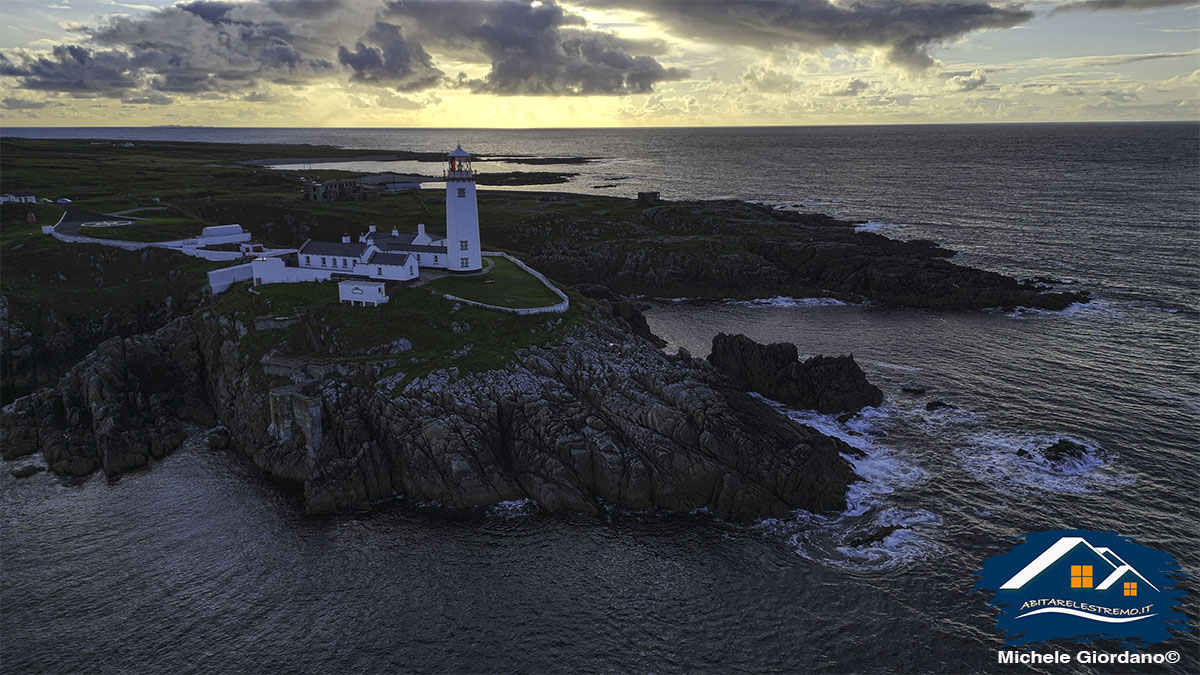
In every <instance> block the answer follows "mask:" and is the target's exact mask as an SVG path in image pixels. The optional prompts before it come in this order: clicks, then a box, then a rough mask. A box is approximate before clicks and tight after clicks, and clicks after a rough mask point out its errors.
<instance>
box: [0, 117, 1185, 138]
mask: <svg viewBox="0 0 1200 675" xmlns="http://www.w3.org/2000/svg"><path fill="white" fill-rule="evenodd" d="M1138 124H1153V125H1179V124H1197V125H1200V119H1194V120H1186V119H1180V120H1058V121H1038V120H1026V121H1001V122H886V123H884V122H860V123H854V124H731V125H645V126H572V127H426V126H393V127H389V126H357V127H354V126H346V127H339V126H329V127H322V126H232V125H231V126H224V125H205V124H147V125H53V126H44V125H43V126H34V125H28V126H26V125H4V126H0V136H5V135H7V133H8V132H9V131H10V130H29V129H34V130H41V129H214V130H220V129H230V130H234V129H236V130H246V129H297V130H299V129H305V130H308V129H314V130H316V129H319V130H328V131H334V130H342V129H344V130H352V131H371V130H380V131H388V130H403V131H605V130H621V131H636V130H639V129H648V130H655V129H828V128H846V129H853V128H864V127H982V126H988V127H998V126H1087V125H1097V126H1098V125H1106V126H1107V125H1138Z"/></svg>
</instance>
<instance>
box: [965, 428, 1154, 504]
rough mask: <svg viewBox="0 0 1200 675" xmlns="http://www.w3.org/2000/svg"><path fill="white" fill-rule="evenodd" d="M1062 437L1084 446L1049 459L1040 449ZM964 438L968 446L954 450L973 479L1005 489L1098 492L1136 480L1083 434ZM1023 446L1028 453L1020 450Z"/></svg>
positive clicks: (1013, 492)
mask: <svg viewBox="0 0 1200 675" xmlns="http://www.w3.org/2000/svg"><path fill="white" fill-rule="evenodd" d="M1062 438H1066V439H1067V440H1069V441H1071V442H1073V443H1078V444H1080V445H1082V446H1083V447H1084V448H1085V451H1084V452H1083V454H1082V456H1080V457H1078V458H1067V459H1064V460H1062V461H1051V460H1049V459H1047V458H1045V457H1044V456H1042V455H1041V453H1040V452H1037V449H1039V448H1044V447H1046V446H1048V445H1052V444H1054V443H1055V442H1056V441H1058V440H1059V439H1062ZM966 441H967V445H966V446H965V447H960V448H958V449H956V450H955V454H956V455H957V457H958V458H959V461H960V462H961V464H962V466H963V468H965V469H966V470H967V471H968V472H969V473H970V474H971V475H972V476H973V477H974V478H975V480H977V481H979V482H980V483H983V484H985V485H988V486H989V487H991V488H993V489H995V490H998V491H999V492H1002V493H1005V494H1010V495H1025V494H1029V493H1030V492H1051V493H1056V494H1094V493H1097V492H1101V491H1104V490H1107V489H1111V488H1114V487H1119V486H1122V485H1129V484H1130V483H1132V482H1134V480H1135V478H1134V477H1133V476H1131V475H1127V474H1121V473H1118V472H1117V470H1116V468H1115V465H1114V462H1115V459H1116V458H1115V456H1114V455H1112V453H1108V452H1105V451H1104V450H1102V449H1101V448H1100V447H1099V446H1097V445H1096V444H1094V443H1092V442H1090V441H1086V440H1082V439H1076V438H1069V437H1064V436H1061V435H1047V434H1037V433H1030V432H1000V431H980V432H976V433H973V434H969V435H968V436H967V438H966ZM1022 450H1024V451H1025V452H1026V453H1027V454H1024V455H1020V454H1018V453H1019V452H1020V451H1022Z"/></svg>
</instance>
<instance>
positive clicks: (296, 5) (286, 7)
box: [266, 0, 345, 19]
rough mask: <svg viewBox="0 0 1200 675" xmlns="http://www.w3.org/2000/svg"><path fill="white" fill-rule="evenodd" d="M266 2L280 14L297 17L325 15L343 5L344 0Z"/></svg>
mask: <svg viewBox="0 0 1200 675" xmlns="http://www.w3.org/2000/svg"><path fill="white" fill-rule="evenodd" d="M266 4H267V7H270V8H271V9H272V10H273V11H274V12H275V13H276V14H279V15H280V16H289V17H294V18H298V19H312V18H321V17H326V16H329V15H330V14H331V13H332V12H335V11H337V10H339V9H341V8H342V7H343V6H345V2H344V0H267V3H266Z"/></svg>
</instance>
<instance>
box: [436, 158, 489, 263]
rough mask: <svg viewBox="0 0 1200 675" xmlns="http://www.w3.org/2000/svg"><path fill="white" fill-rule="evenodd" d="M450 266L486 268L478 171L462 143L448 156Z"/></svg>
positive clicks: (447, 220) (447, 221) (447, 198)
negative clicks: (480, 233) (480, 224)
mask: <svg viewBox="0 0 1200 675" xmlns="http://www.w3.org/2000/svg"><path fill="white" fill-rule="evenodd" d="M444 173H445V177H446V257H447V262H449V263H450V264H448V265H447V266H446V269H448V270H449V271H451V272H478V271H479V270H481V269H483V258H482V256H481V254H480V252H481V246H480V243H479V207H478V205H477V204H476V202H475V172H474V171H473V170H472V169H471V154H470V153H468V152H467V151H466V150H463V149H462V146H461V145H459V146H458V147H456V148H455V149H454V151H453V152H451V153H450V154H448V155H446V170H445V172H444Z"/></svg>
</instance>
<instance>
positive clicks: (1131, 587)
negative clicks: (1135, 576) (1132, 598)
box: [1125, 581, 1137, 595]
mask: <svg viewBox="0 0 1200 675" xmlns="http://www.w3.org/2000/svg"><path fill="white" fill-rule="evenodd" d="M1125 595H1137V582H1136V581H1126V582H1125Z"/></svg>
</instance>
